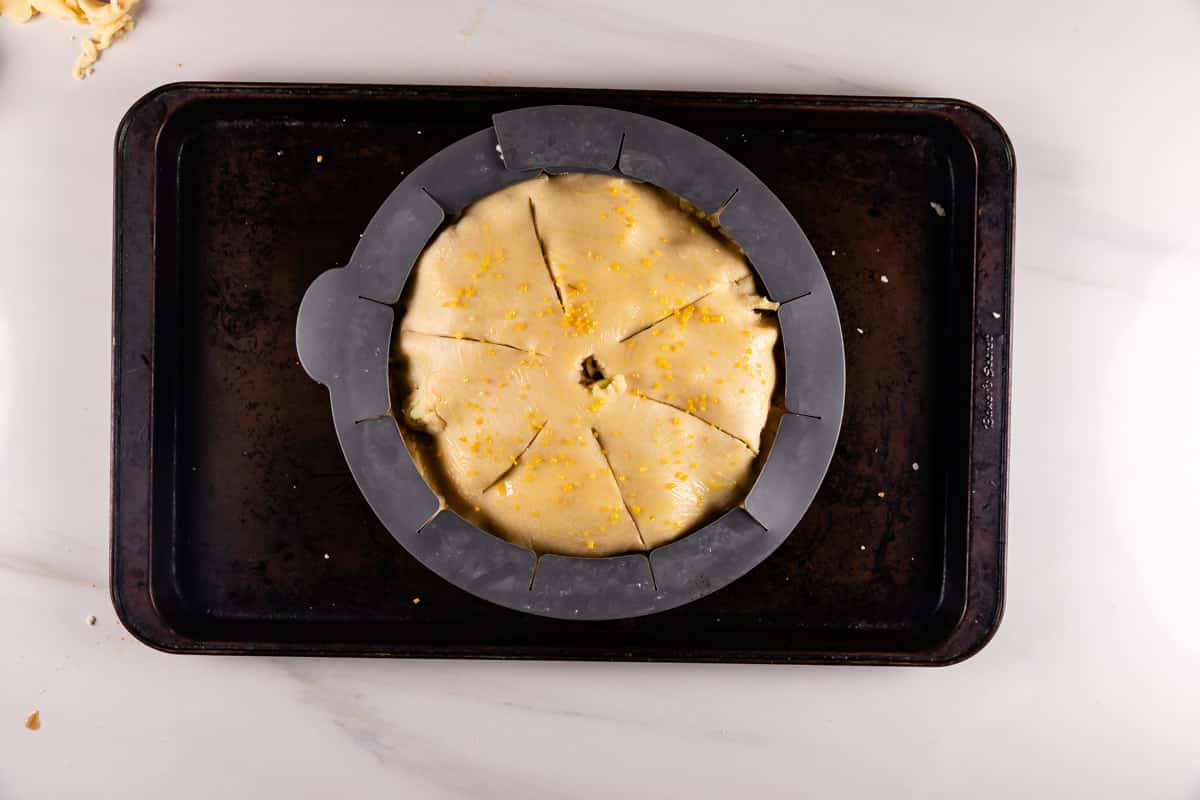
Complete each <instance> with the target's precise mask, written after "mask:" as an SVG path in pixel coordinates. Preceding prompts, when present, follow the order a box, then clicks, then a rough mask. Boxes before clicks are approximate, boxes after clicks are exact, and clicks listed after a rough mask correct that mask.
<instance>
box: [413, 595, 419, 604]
mask: <svg viewBox="0 0 1200 800" xmlns="http://www.w3.org/2000/svg"><path fill="white" fill-rule="evenodd" d="M413 605H414V606H419V605H421V598H419V597H414V598H413Z"/></svg>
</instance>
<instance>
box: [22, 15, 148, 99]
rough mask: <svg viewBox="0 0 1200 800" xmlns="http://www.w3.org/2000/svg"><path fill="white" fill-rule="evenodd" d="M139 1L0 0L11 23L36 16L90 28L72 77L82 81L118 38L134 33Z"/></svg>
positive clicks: (24, 20)
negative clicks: (49, 17) (135, 11)
mask: <svg viewBox="0 0 1200 800" xmlns="http://www.w3.org/2000/svg"><path fill="white" fill-rule="evenodd" d="M139 2H141V0H109V1H108V2H105V1H104V0H0V16H5V17H8V18H9V19H10V20H12V21H13V22H28V21H29V20H30V19H32V18H33V16H34V15H35V14H37V13H39V12H40V13H42V14H46V15H47V16H51V17H54V18H55V19H59V20H63V21H65V22H78V23H79V24H81V25H90V26H91V28H92V30H91V34H90V36H89V37H88V38H87V39H84V40H83V42H82V47H83V52H82V53H81V54H80V55H79V58H78V59H76V61H75V67H74V68H73V69H72V70H71V74H72V75H73V76H74V77H76V78H78V79H80V80H82V79H83V78H86V77H87V76H88V75H90V74H92V65H93V64H95V63H96V60H97V59H98V58H99V57H100V51H101V50H107V49H108V48H109V47H110V46H111V45H112V43H113V40H114V39H116V38H117V37H119V36H121V35H123V34H125V33H127V32H129V31H131V30H133V8H134V6H136V5H137V4H138V3H139Z"/></svg>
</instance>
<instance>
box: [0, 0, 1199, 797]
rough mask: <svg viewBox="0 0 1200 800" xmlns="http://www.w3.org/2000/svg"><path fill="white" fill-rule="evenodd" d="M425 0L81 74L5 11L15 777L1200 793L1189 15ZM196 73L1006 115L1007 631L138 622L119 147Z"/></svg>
mask: <svg viewBox="0 0 1200 800" xmlns="http://www.w3.org/2000/svg"><path fill="white" fill-rule="evenodd" d="M403 5H404V4H398V3H396V4H394V3H385V2H379V1H378V0H377V1H376V2H365V1H364V2H358V3H329V2H316V0H293V2H281V1H280V0H274V1H273V2H265V1H261V2H254V3H249V2H246V3H243V2H235V1H234V0H212V2H205V3H198V2H190V3H189V2H167V1H166V0H147V1H146V3H145V14H144V15H143V19H142V20H141V22H140V23H139V26H138V28H137V30H136V31H135V32H134V33H133V34H132V35H131V36H130V37H129V38H128V39H127V40H126V41H123V42H120V43H119V44H118V45H117V46H116V47H115V48H114V49H113V50H112V51H110V52H109V53H108V54H106V55H105V56H104V58H103V59H102V60H101V62H100V64H99V65H98V68H97V71H96V74H95V75H94V76H93V77H92V78H90V79H89V80H87V81H85V82H83V83H79V82H76V81H74V80H72V79H71V78H70V77H69V75H68V71H69V67H70V65H71V63H72V61H73V60H74V57H75V52H76V50H77V48H78V46H79V45H78V42H76V41H71V39H70V35H71V34H76V33H78V31H76V30H73V29H71V28H69V27H67V26H65V25H63V24H60V23H55V22H53V21H50V20H45V19H43V20H41V21H39V22H37V23H35V24H31V25H28V26H25V27H24V28H18V27H16V26H13V25H9V24H7V23H3V22H0V198H2V200H3V202H2V203H0V636H2V641H3V645H2V647H3V650H2V651H0V798H3V799H4V800H11V799H13V798H17V799H19V800H24V799H25V798H71V797H89V798H94V797H119V796H120V797H153V796H165V797H171V798H173V799H174V800H186V799H187V798H208V797H250V796H254V797H259V796H278V797H289V798H307V797H321V798H326V797H342V796H347V797H348V796H353V797H555V798H558V797H563V798H567V797H570V798H575V797H625V796H632V795H633V794H634V793H635V792H636V793H638V794H641V793H649V794H654V795H658V796H701V797H709V796H740V795H741V794H743V793H745V794H751V793H754V794H757V795H760V796H767V797H789V798H793V797H863V798H873V797H881V796H901V797H905V796H909V797H922V798H928V797H954V798H958V797H1087V798H1099V797H1154V798H1189V799H1190V800H1195V798H1198V797H1200V746H1198V744H1197V742H1198V740H1200V739H1198V737H1200V734H1198V731H1200V624H1197V621H1196V619H1197V614H1198V612H1200V580H1198V579H1197V574H1198V572H1197V564H1198V561H1200V536H1198V534H1200V499H1198V498H1200V485H1198V481H1200V472H1198V471H1197V468H1196V453H1197V452H1200V413H1198V412H1200V378H1197V373H1198V372H1200V370H1198V369H1197V367H1200V359H1198V358H1197V356H1196V351H1197V348H1196V345H1195V341H1194V340H1195V335H1194V329H1193V328H1192V327H1191V321H1192V318H1193V315H1195V314H1196V313H1197V312H1196V307H1197V303H1198V302H1200V301H1198V297H1200V156H1198V155H1197V153H1198V152H1200V151H1198V150H1197V146H1196V142H1197V131H1200V103H1197V102H1196V101H1197V98H1200V44H1198V42H1200V5H1198V4H1197V3H1196V2H1195V0H1186V1H1185V0H1176V1H1175V2H1171V0H1164V2H1161V3H1155V4H1154V10H1153V12H1150V11H1149V10H1148V9H1143V8H1142V7H1140V6H1138V5H1137V4H1132V5H1131V4H1128V3H1118V2H1107V1H1106V0H1104V1H1102V2H1062V3H1042V2H1018V3H1006V4H996V3H985V2H950V1H949V0H946V1H944V2H929V3H922V4H911V3H885V2H876V3H855V4H826V3H795V2H791V3H789V2H779V3H772V4H769V7H768V8H767V9H766V10H764V11H762V13H761V14H755V13H752V12H751V4H747V3H728V2H725V3H715V2H700V1H698V0H690V1H689V2H661V3H651V2H645V1H644V0H643V1H642V2H634V1H633V0H621V2H613V1H612V0H609V1H608V2H598V1H597V2H582V1H580V0H572V1H571V2H562V1H560V0H553V1H552V0H541V1H538V0H526V2H514V3H511V4H502V3H483V2H479V1H478V0H477V1H476V2H461V1H460V0H439V2H436V3H430V4H422V6H421V8H422V10H421V11H419V12H417V11H405V10H403V8H402V7H403ZM764 5H767V4H764ZM835 5H836V8H835ZM851 6H853V7H851ZM351 9H353V10H351ZM180 79H188V80H286V81H350V82H360V81H362V82H386V83H414V82H419V83H425V82H428V83H484V84H514V85H517V84H526V85H538V84H541V85H555V86H592V87H638V88H687V89H693V88H694V89H721V90H734V91H737V90H747V91H749V90H755V91H788V92H821V93H868V94H895V95H939V96H957V97H961V98H964V99H967V100H970V101H973V102H975V103H978V104H980V105H982V106H983V107H985V108H987V109H988V110H990V111H991V112H992V113H993V114H995V115H996V116H997V117H998V118H999V119H1000V121H1001V122H1002V123H1003V124H1004V125H1005V127H1006V128H1007V130H1008V131H1009V133H1010V134H1011V136H1012V138H1013V140H1014V142H1015V145H1016V152H1017V158H1018V163H1019V183H1018V215H1017V217H1018V225H1017V282H1016V286H1017V294H1016V305H1015V320H1014V324H1015V334H1014V338H1015V356H1014V382H1013V385H1014V392H1013V398H1012V463H1011V484H1010V492H1011V505H1010V511H1011V513H1010V549H1009V561H1008V565H1009V584H1008V603H1007V612H1006V616H1005V620H1004V623H1003V624H1002V626H1001V628H1000V631H999V633H998V635H997V636H996V638H995V639H994V640H993V642H992V643H991V644H990V645H989V646H988V647H987V648H985V649H984V650H983V651H982V652H981V653H980V654H979V655H977V656H975V657H974V658H972V659H970V660H969V661H967V662H965V663H963V664H960V665H958V666H954V667H950V668H946V669H935V670H922V669H872V668H805V667H748V666H703V665H690V666H689V665H613V664H557V663H487V662H481V663H467V662H430V661H409V662H406V661H368V660H287V659H252V658H199V657H180V656H169V655H163V654H161V653H158V652H155V651H153V650H151V649H149V648H147V647H145V646H143V645H141V644H139V643H137V642H136V641H134V640H133V639H132V638H131V637H130V636H129V635H128V634H126V633H125V631H124V630H123V629H122V628H121V626H120V624H119V623H118V622H117V620H116V619H115V616H114V613H113V610H112V606H111V604H110V601H109V595H108V581H107V566H108V562H107V557H108V485H109V484H108V472H109V329H110V307H109V302H110V288H111V287H110V283H111V278H110V270H111V259H110V250H111V223H112V212H111V206H112V203H111V196H112V174H111V168H112V135H113V131H114V129H115V127H116V123H117V120H118V119H119V118H120V117H121V115H122V114H123V113H124V111H125V110H126V108H128V106H129V105H130V104H131V103H132V102H133V101H134V100H135V99H137V98H138V97H139V96H141V95H142V94H143V93H144V92H146V91H147V90H149V89H151V88H153V87H154V86H156V85H159V84H162V83H165V82H169V81H174V80H180ZM92 614H94V615H95V616H96V617H97V618H98V621H97V624H96V625H95V626H94V627H91V626H88V625H87V624H86V623H85V618H86V617H87V616H88V615H92ZM34 709H39V710H40V712H41V719H42V728H41V730H39V731H36V732H32V731H28V730H26V729H25V726H24V720H25V717H26V714H28V713H29V712H31V711H33V710H34Z"/></svg>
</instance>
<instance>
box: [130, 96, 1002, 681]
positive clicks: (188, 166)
mask: <svg viewBox="0 0 1200 800" xmlns="http://www.w3.org/2000/svg"><path fill="white" fill-rule="evenodd" d="M563 102H565V103H583V104H591V105H604V106H611V107H616V108H624V109H628V110H632V111H638V112H641V113H646V114H650V115H653V116H656V117H659V118H661V119H664V120H667V121H669V122H673V123H676V124H678V125H682V126H684V127H686V128H688V129H690V130H692V131H695V132H696V133H698V134H700V135H702V136H704V137H706V138H708V139H710V140H712V141H713V142H715V143H716V144H718V145H719V146H721V147H723V148H725V149H726V150H728V151H729V152H730V153H731V154H732V155H733V156H734V157H736V158H738V159H740V160H741V161H743V162H744V163H745V164H746V165H747V166H748V167H749V168H750V169H751V170H753V171H754V172H755V173H757V174H758V175H759V176H760V177H761V178H762V179H763V180H764V181H765V182H766V183H767V184H768V185H769V186H770V187H771V188H772V189H773V190H774V191H775V192H776V193H777V194H778V195H779V196H780V198H781V199H782V200H783V201H784V202H785V203H786V204H787V206H788V207H789V208H790V209H791V211H792V212H793V214H795V216H796V218H797V219H798V220H799V221H800V224H801V225H802V226H803V227H804V229H805V231H806V232H807V234H808V236H809V238H810V239H811V240H812V242H813V244H814V246H815V247H816V248H817V250H818V252H819V253H820V255H821V257H822V260H823V262H824V264H825V267H826V270H827V272H828V274H829V279H830V282H831V284H832V286H833V290H834V293H835V296H836V298H837V302H838V306H839V311H840V314H841V319H842V323H843V329H844V334H845V338H846V361H847V400H846V413H845V421H844V425H843V430H842V435H841V440H840V443H839V445H838V449H837V453H836V454H835V456H834V460H833V464H832V466H831V467H830V471H829V476H828V478H827V479H826V482H825V485H824V486H823V487H822V489H821V491H820V492H819V494H818V495H817V498H816V500H815V502H814V503H813V506H812V508H811V509H810V510H809V512H808V514H807V515H806V516H805V518H804V520H803V521H802V522H801V524H800V526H799V527H798V528H797V530H796V531H795V533H794V534H793V535H792V536H791V537H790V538H789V539H788V541H787V542H786V543H785V544H784V545H783V546H782V547H781V548H780V549H779V550H778V551H777V552H776V553H775V554H774V555H773V556H772V557H771V558H770V559H769V560H768V561H766V562H765V563H763V564H762V565H761V566H759V567H758V568H756V569H755V570H754V571H752V572H751V573H750V574H749V575H747V576H746V577H745V578H743V579H741V580H739V581H737V582H735V583H734V584H733V585H731V586H729V587H728V588H726V589H724V590H721V591H719V592H717V593H715V594H713V595H711V596H709V597H706V598H704V599H702V600H700V601H698V602H696V603H693V604H691V605H688V606H685V607H683V608H680V609H676V610H673V611H669V612H665V613H662V614H658V615H654V616H651V617H646V618H642V619H633V620H623V621H616V622H591V623H578V622H562V621H555V620H550V619H544V618H539V617H533V616H529V615H524V614H520V613H517V612H512V611H507V610H505V609H501V608H499V607H495V606H492V605H490V604H487V603H485V602H483V601H480V600H477V599H475V598H473V597H471V596H469V595H467V594H465V593H463V592H461V591H459V590H458V589H455V588H454V587H452V586H451V585H449V584H448V583H445V582H444V581H442V580H441V579H440V578H437V577H436V576H434V575H433V574H432V573H429V572H427V571H426V570H425V569H424V568H423V567H421V566H420V565H419V564H417V563H416V562H415V561H414V560H413V559H412V558H411V557H409V556H408V555H407V553H405V552H404V551H403V550H402V549H401V548H400V547H399V546H398V545H397V544H396V543H395V541H394V540H393V539H392V538H391V536H389V535H388V533H387V531H386V530H384V528H383V527H382V526H381V525H380V524H379V522H378V521H377V520H376V519H375V518H374V517H373V516H372V514H371V512H370V510H369V508H368V507H367V504H366V502H365V501H364V500H363V499H362V497H361V496H360V494H359V492H358V489H357V488H356V486H355V484H354V482H353V480H352V479H351V477H350V474H349V471H348V470H347V468H346V465H345V462H344V461H343V459H342V454H341V451H340V449H339V448H338V444H337V441H336V438H335V436H334V432H333V425H332V422H331V420H330V415H329V407H328V406H329V404H328V397H327V394H326V392H325V389H324V388H322V387H321V386H319V385H317V384H315V383H313V382H312V381H311V380H309V378H308V377H307V376H306V375H305V374H304V372H303V370H302V369H301V368H300V366H299V364H298V362H297V359H296V352H295V341H294V330H295V316H296V310H297V307H298V304H299V302H300V298H301V296H302V295H303V292H304V290H305V288H306V287H307V286H308V285H309V283H310V282H311V281H312V280H313V278H314V277H315V276H316V275H317V274H319V273H320V272H322V271H324V270H326V269H328V268H330V267H334V266H340V265H342V264H344V263H345V262H346V260H347V258H348V257H349V255H350V252H351V250H352V249H353V247H354V244H355V243H356V242H357V240H358V234H359V233H360V231H361V230H362V228H363V226H365V224H366V222H367V220H368V219H370V217H371V214H372V213H373V212H374V210H375V209H376V208H377V206H378V205H379V204H380V202H381V201H382V200H383V199H384V197H385V196H386V195H387V194H388V193H389V192H390V191H391V190H392V188H394V186H395V185H396V184H397V183H398V182H399V181H400V179H401V178H402V177H403V176H404V175H405V174H406V173H407V172H408V171H409V170H411V169H412V168H413V167H415V166H416V165H417V164H419V163H420V162H421V161H423V160H424V159H425V158H426V157H428V156H430V155H432V154H433V153H435V152H437V151H438V150H439V149H441V148H442V147H444V146H445V145H447V144H449V143H450V142H453V141H455V140H457V139H458V138H460V137H462V136H464V135H466V134H468V133H471V132H474V131H476V130H479V129H481V128H484V127H486V126H487V125H488V124H489V120H490V115H491V114H493V113H495V112H497V111H500V110H504V109H510V108H516V107H520V106H527V105H537V104H543V103H563ZM318 156H320V161H318ZM1013 169H1014V165H1013V156H1012V150H1011V146H1010V144H1009V141H1008V139H1007V137H1006V136H1005V134H1004V132H1003V130H1002V129H1001V128H1000V127H999V126H998V125H997V124H996V122H995V121H994V120H992V119H991V118H990V117H988V116H987V115H986V114H985V113H983V112H981V111H980V110H979V109H977V108H975V107H973V106H971V105H969V104H966V103H962V102H959V101H953V100H911V99H877V98H846V97H843V98H837V97H804V96H784V95H716V94H695V93H662V92H607V91H591V90H588V91H582V90H541V89H497V88H446V87H365V86H294V85H230V84H178V85H172V86H168V87H163V88H162V89H159V90H156V91H155V92H153V93H151V94H150V95H148V96H147V97H146V98H144V99H143V100H141V101H139V103H138V104H136V105H135V106H134V107H133V108H132V109H131V110H130V112H129V114H128V115H127V116H126V118H125V120H124V121H123V122H122V124H121V127H120V130H119V131H118V135H117V143H116V215H115V252H114V351H113V376H114V380H113V384H114V385H113V392H114V406H113V408H114V428H113V519H112V591H113V600H114V604H115V605H116V608H117V611H118V614H119V615H120V617H121V619H122V621H123V622H124V623H125V625H126V627H127V628H129V630H130V631H131V632H132V633H133V634H134V635H136V636H138V637H139V638H140V639H142V640H143V641H145V642H146V643H148V644H151V645H153V646H155V647H159V648H163V649H166V650H171V651H178V652H197V653H274V654H279V653H290V654H297V655H339V654H347V655H349V654H363V655H407V656H443V657H453V656H488V657H501V658H590V659H614V660H616V659H644V660H696V661H768V662H809V663H873V664H945V663H950V662H953V661H956V660H959V659H962V658H964V657H966V656H968V655H970V654H972V653H973V652H975V651H976V650H977V649H978V648H979V647H981V646H982V645H983V644H984V643H985V642H986V641H987V639H988V638H989V637H990V635H991V634H992V632H993V631H994V630H995V628H996V626H997V625H998V624H999V620H1000V615H1001V610H1002V602H1003V580H1004V541H1005V534H1004V526H1005V483H1006V481H1005V469H1006V464H1007V425H1008V421H1007V417H1008V381H1009V366H1008V365H1009V313H1008V312H1009V304H1010V301H1011V275H1012V270H1011V255H1012V213H1013ZM934 203H936V204H938V205H939V206H940V207H941V208H943V209H944V210H945V216H941V215H939V214H938V213H937V212H936V210H935V208H934V207H933V205H931V204H934ZM883 275H886V276H887V279H888V280H887V282H886V283H885V282H883V281H882V280H881V276H883ZM860 328H861V329H862V331H863V332H862V333H861V334H860V333H858V332H857V329H860ZM914 463H915V464H919V469H914ZM881 492H882V493H883V494H882V496H880V493H881ZM417 598H419V602H416V600H417Z"/></svg>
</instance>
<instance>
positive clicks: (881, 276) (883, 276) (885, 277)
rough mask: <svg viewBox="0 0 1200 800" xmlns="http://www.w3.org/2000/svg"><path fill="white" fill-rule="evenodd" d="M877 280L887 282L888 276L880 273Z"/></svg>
mask: <svg viewBox="0 0 1200 800" xmlns="http://www.w3.org/2000/svg"><path fill="white" fill-rule="evenodd" d="M879 282H880V283H887V282H888V276H887V275H880V276H879Z"/></svg>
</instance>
